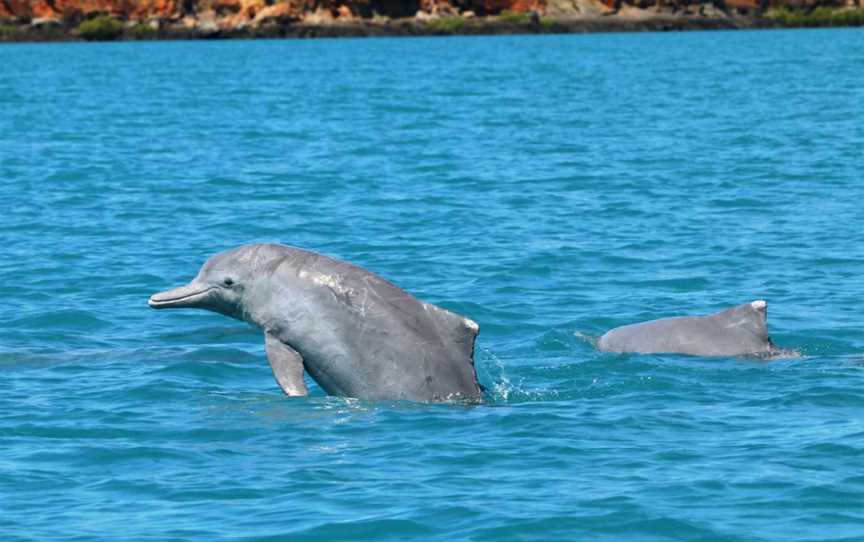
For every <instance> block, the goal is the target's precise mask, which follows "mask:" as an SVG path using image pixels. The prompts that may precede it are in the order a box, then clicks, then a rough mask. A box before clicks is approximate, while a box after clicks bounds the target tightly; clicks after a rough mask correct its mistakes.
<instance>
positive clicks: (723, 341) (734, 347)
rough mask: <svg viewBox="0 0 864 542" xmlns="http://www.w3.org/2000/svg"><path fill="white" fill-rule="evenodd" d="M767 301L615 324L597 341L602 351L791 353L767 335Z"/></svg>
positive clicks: (734, 353) (739, 353)
mask: <svg viewBox="0 0 864 542" xmlns="http://www.w3.org/2000/svg"><path fill="white" fill-rule="evenodd" d="M767 317H768V303H767V302H765V301H763V300H761V299H760V300H756V301H753V302H750V303H744V304H743V305H738V306H737V307H732V308H731V309H727V310H724V311H721V312H718V313H715V314H711V315H708V316H682V317H678V318H662V319H660V320H652V321H650V322H642V323H640V324H631V325H629V326H622V327H617V328H615V329H613V330H611V331H608V332H606V334H604V335H603V336H602V337H600V340H599V341H598V342H597V348H598V349H600V350H601V351H603V352H619V353H623V352H633V353H638V354H690V355H693V356H759V357H777V356H795V355H796V354H797V353H796V352H794V351H791V350H784V349H782V348H778V347H777V346H775V345H774V343H772V342H771V339H770V337H768V323H767V321H766V320H767Z"/></svg>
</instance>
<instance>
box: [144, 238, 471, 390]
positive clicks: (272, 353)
mask: <svg viewBox="0 0 864 542" xmlns="http://www.w3.org/2000/svg"><path fill="white" fill-rule="evenodd" d="M149 305H150V306H151V307H153V308H154V309H179V308H199V309H206V310H210V311H214V312H218V313H220V314H224V315H226V316H230V317H232V318H236V319H238V320H245V321H247V322H249V323H252V324H254V325H256V326H258V327H259V328H261V330H262V331H263V332H264V337H265V340H264V344H265V348H266V351H267V359H268V361H269V362H270V366H271V368H272V369H273V374H274V376H275V377H276V381H277V382H278V384H279V386H280V387H281V388H282V390H283V391H284V392H285V393H286V394H288V395H292V396H298V395H307V393H308V391H307V389H306V383H305V381H304V378H303V374H304V370H305V371H306V372H308V373H309V375H310V376H311V377H312V378H313V379H314V380H315V381H316V382H317V383H318V384H319V385H320V386H321V388H323V389H324V391H326V392H327V393H328V394H331V395H341V396H346V397H355V398H358V399H369V400H382V399H405V400H411V401H450V400H468V401H477V400H479V399H480V398H481V397H482V392H481V387H480V385H479V383H478V381H477V374H476V372H475V370H474V359H473V356H474V340H475V338H476V337H477V333H478V331H479V329H480V328H479V326H478V325H477V324H476V323H475V322H474V321H472V320H470V319H468V318H465V317H462V316H459V315H458V314H455V313H453V312H450V311H448V310H446V309H442V308H440V307H436V306H435V305H432V304H430V303H425V302H423V301H420V300H419V299H417V298H415V297H413V296H412V295H411V294H409V293H407V292H405V291H404V290H402V289H401V288H399V287H397V286H396V285H394V284H392V283H390V282H388V281H386V280H384V279H382V278H381V277H379V276H377V275H375V274H374V273H371V272H369V271H367V270H365V269H363V268H360V267H358V266H356V265H352V264H350V263H346V262H342V261H338V260H335V259H333V258H329V257H327V256H323V255H321V254H316V253H313V252H309V251H306V250H302V249H299V248H294V247H288V246H283V245H276V244H254V245H245V246H241V247H238V248H235V249H232V250H228V251H225V252H221V253H219V254H216V255H215V256H213V257H211V258H210V259H209V260H207V262H206V263H205V264H204V266H203V267H202V268H201V270H200V271H199V273H198V276H196V277H195V279H194V280H193V281H192V282H191V283H189V284H188V285H186V286H181V287H179V288H175V289H173V290H168V291H166V292H161V293H158V294H155V295H153V296H151V297H150V300H149Z"/></svg>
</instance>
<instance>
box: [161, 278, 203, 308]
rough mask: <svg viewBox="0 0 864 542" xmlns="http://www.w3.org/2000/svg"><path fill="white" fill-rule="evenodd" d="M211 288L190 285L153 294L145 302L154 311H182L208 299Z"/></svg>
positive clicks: (201, 285) (199, 304)
mask: <svg viewBox="0 0 864 542" xmlns="http://www.w3.org/2000/svg"><path fill="white" fill-rule="evenodd" d="M212 289H213V287H212V286H207V285H205V284H196V283H194V282H193V283H191V284H187V285H186V286H181V287H179V288H174V289H173V290H168V291H166V292H159V293H158V294H153V295H152V296H150V299H149V300H147V304H149V305H150V306H151V307H153V308H154V309H182V308H191V307H199V306H201V302H202V301H203V300H204V299H206V298H207V297H208V295H207V294H208V293H209V292H210V291H211V290H212Z"/></svg>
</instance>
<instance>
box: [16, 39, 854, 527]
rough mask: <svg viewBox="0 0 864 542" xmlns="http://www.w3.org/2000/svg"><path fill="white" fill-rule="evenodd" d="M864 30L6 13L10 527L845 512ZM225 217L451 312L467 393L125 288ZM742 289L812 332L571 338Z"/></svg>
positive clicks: (142, 281)
mask: <svg viewBox="0 0 864 542" xmlns="http://www.w3.org/2000/svg"><path fill="white" fill-rule="evenodd" d="M862 38H864V33H862V31H861V30H818V31H776V32H775V31H764V32H734V33H729V32H715V33H686V34H638V35H637V34H631V35H612V34H610V35H588V36H554V37H553V36H534V37H488V38H486V37H484V38H444V39H393V40H391V39H369V40H320V41H260V42H240V41H238V42H219V43H214V42H197V43H195V42H186V43H184V42H173V43H120V44H56V45H5V46H2V47H0V106H2V107H0V179H2V183H0V202H2V207H0V208H2V219H0V240H2V251H0V253H2V258H0V277H2V279H3V280H2V281H0V298H2V299H3V303H2V306H0V321H2V323H3V325H2V330H0V375H2V376H0V530H2V532H3V536H2V538H3V540H63V541H66V540H70V541H71V540H75V541H79V540H95V539H108V540H159V541H162V540H190V541H198V540H250V541H251V540H349V539H350V540H375V541H378V540H400V541H401V540H408V539H415V540H435V541H445V540H447V541H449V540H475V541H486V540H489V541H493V540H494V541H497V540H543V541H546V540H608V541H617V540H625V539H626V540H651V541H654V540H657V541H660V540H700V541H703V540H704V541H708V540H757V541H763V540H777V541H805V540H846V541H852V540H861V539H864V394H862V385H864V371H862V369H864V314H862V301H861V300H862V295H864V278H862V277H864V228H862V223H864V204H862V202H864V182H862V181H864V179H862V167H861V164H862V157H864V156H862V155H864V124H862V114H861V104H862V103H864V87H862V85H861V74H862V73H864V48H862V47H861V43H862ZM251 241H276V242H282V243H286V244H292V245H297V246H301V247H305V248H309V249H313V250H317V251H320V252H324V253H326V254H329V255H332V256H335V257H338V258H342V259H346V260H350V261H352V262H355V263H358V264H360V265H363V266H365V267H367V268H369V269H371V270H373V271H375V272H377V273H379V274H381V275H383V276H384V277H386V278H388V279H390V280H392V281H394V282H396V283H397V284H399V285H400V286H402V287H403V288H405V289H407V290H409V291H410V292H412V293H414V294H415V295H417V296H418V297H420V298H422V299H424V300H428V301H431V302H434V303H437V304H439V305H442V306H445V307H447V308H450V309H452V310H455V311H458V312H460V313H462V314H465V315H467V316H470V317H471V318H473V319H474V320H476V321H478V322H479V323H480V326H481V333H480V337H479V339H478V345H477V346H478V350H477V365H478V368H479V372H480V376H481V380H482V381H483V382H484V383H485V384H486V386H487V387H488V388H489V397H488V401H487V402H486V404H484V405H481V406H477V407H464V406H448V405H424V404H398V403H371V402H359V401H354V400H347V399H342V398H332V397H326V396H324V395H323V394H322V393H321V391H320V389H318V388H316V387H314V386H313V388H312V396H311V397H309V398H303V399H288V398H286V397H284V396H283V395H282V394H281V391H280V390H279V388H278V387H277V386H276V384H275V382H274V381H273V378H272V376H271V373H270V369H269V367H268V366H267V363H266V361H265V359H264V352H263V339H262V337H261V336H260V335H259V334H258V333H257V332H256V331H255V330H252V329H250V328H248V327H247V326H245V325H244V324H242V323H239V322H236V321H233V320H229V319H227V318H225V317H221V316H218V315H215V314H210V313H204V312H201V313H198V312H194V311H174V312H171V311H167V312H161V311H160V312H157V311H153V310H150V309H149V308H148V307H147V303H146V301H147V297H148V296H149V295H150V294H151V293H153V292H156V291H159V290H163V289H166V288H168V287H172V286H176V285H179V284H181V283H184V282H185V281H187V280H189V279H190V278H191V277H192V276H194V274H195V273H196V272H197V270H198V267H199V265H200V264H201V263H202V262H203V261H204V260H205V259H206V258H207V257H208V256H209V255H211V254H213V253H215V252H217V251H219V250H223V249H226V248H229V247H232V246H235V245H238V244H241V243H246V242H251ZM759 298H764V299H767V300H768V301H769V303H770V307H769V325H770V328H771V331H772V335H773V338H774V340H775V342H777V343H778V344H780V345H782V346H785V347H789V348H796V349H798V350H800V351H801V352H802V353H803V354H804V355H803V357H801V358H800V359H795V360H787V361H778V362H772V363H761V362H755V361H748V360H739V359H696V358H688V357H683V356H635V355H634V356H618V355H609V354H600V353H598V352H596V351H595V350H594V349H593V348H592V346H591V344H590V341H589V340H588V339H587V338H586V337H587V336H591V335H599V334H601V333H602V332H604V331H605V330H606V329H608V328H610V327H614V326H617V325H622V324H626V323H631V322H634V321H639V320H644V319H650V318H657V317H663V316H672V315H680V314H700V313H707V312H712V311H715V310H720V309H722V308H725V307H728V306H731V305H735V304H739V303H743V302H747V301H750V300H753V299H759Z"/></svg>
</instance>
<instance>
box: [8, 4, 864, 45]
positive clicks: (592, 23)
mask: <svg viewBox="0 0 864 542" xmlns="http://www.w3.org/2000/svg"><path fill="white" fill-rule="evenodd" d="M840 1H841V4H840V5H835V6H833V7H830V8H824V7H818V8H814V9H809V10H803V9H801V8H799V7H795V8H786V7H785V6H784V5H782V4H779V3H777V2H779V0H713V1H695V2H691V1H690V0H645V1H643V0H633V2H634V3H632V4H631V3H623V1H622V0H604V1H601V0H413V3H412V0H350V1H348V2H344V1H338V0H335V1H334V2H332V3H327V2H326V0H307V3H305V4H304V3H303V2H298V1H280V0H183V1H179V0H177V1H175V0H137V1H135V0H35V2H23V1H22V0H0V42H2V41H5V42H28V41H79V40H124V41H133V40H175V39H256V38H314V37H369V36H436V35H481V34H561V33H588V32H638V31H684V30H734V29H756V28H781V27H788V26H849V25H864V10H862V9H859V8H858V7H857V5H854V4H851V5H847V4H846V3H845V2H857V1H858V0H840ZM387 2H390V3H387ZM772 2H773V3H772ZM796 5H797V4H796ZM469 8H470V9H469ZM379 10H382V11H384V12H385V13H389V15H382V14H381V11H379ZM820 10H821V11H820ZM826 10H827V11H826ZM411 13H413V14H411ZM813 14H816V15H818V17H816V16H813Z"/></svg>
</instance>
